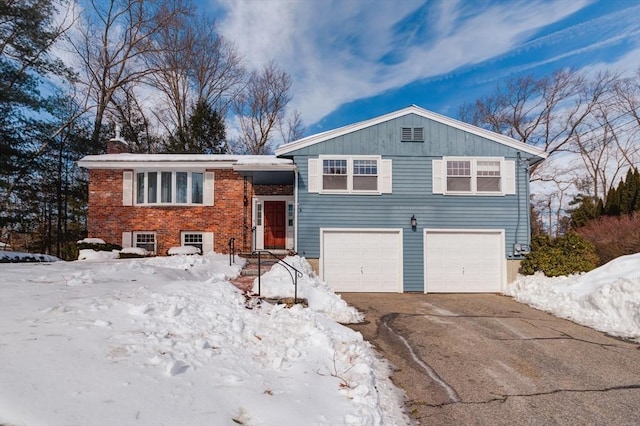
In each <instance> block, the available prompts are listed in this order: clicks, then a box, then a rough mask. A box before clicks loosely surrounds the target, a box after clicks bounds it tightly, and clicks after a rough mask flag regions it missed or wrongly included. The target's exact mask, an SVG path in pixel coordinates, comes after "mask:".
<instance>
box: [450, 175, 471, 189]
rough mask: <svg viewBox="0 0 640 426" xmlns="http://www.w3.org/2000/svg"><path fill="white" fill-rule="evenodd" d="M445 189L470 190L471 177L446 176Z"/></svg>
mask: <svg viewBox="0 0 640 426" xmlns="http://www.w3.org/2000/svg"><path fill="white" fill-rule="evenodd" d="M447 191H471V178H470V177H468V178H467V177H448V178H447Z"/></svg>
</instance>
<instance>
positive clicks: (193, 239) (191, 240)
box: [184, 234, 202, 253]
mask: <svg viewBox="0 0 640 426" xmlns="http://www.w3.org/2000/svg"><path fill="white" fill-rule="evenodd" d="M184 245H185V246H193V247H197V248H198V249H200V253H202V234H184Z"/></svg>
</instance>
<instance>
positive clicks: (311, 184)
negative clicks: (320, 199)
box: [307, 158, 320, 192]
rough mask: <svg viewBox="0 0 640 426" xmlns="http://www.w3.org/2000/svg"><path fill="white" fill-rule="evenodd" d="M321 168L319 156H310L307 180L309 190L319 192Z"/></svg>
mask: <svg viewBox="0 0 640 426" xmlns="http://www.w3.org/2000/svg"><path fill="white" fill-rule="evenodd" d="M319 168H320V160H319V159H317V158H309V176H308V177H309V179H308V182H307V190H308V191H309V192H318V191H319V185H318V169H319Z"/></svg>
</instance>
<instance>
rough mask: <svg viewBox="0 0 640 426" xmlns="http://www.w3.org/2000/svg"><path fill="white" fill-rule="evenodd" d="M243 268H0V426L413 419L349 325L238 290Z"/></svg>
mask: <svg viewBox="0 0 640 426" xmlns="http://www.w3.org/2000/svg"><path fill="white" fill-rule="evenodd" d="M295 261H296V262H299V263H301V264H304V263H306V262H304V260H303V259H296V260H295ZM240 268H241V264H234V265H232V266H229V263H228V257H227V256H223V255H215V254H209V255H206V256H174V257H161V258H160V257H158V258H149V259H123V260H107V261H91V260H87V261H81V262H78V261H76V262H56V263H52V264H6V265H3V266H2V273H1V274H0V291H1V294H2V297H1V298H0V335H1V336H2V348H1V351H2V362H1V363H0V378H1V381H2V386H0V424H34V425H35V424H81V425H87V426H90V425H105V424H122V425H125V424H134V423H135V424H147V425H152V424H157V425H159V424H171V425H178V424H180V425H186V424H188V425H211V424H228V425H233V424H245V425H247V424H251V425H276V424H277V425H296V426H297V425H302V424H318V425H336V424H341V425H388V424H389V425H390V424H408V423H409V421H408V418H407V416H406V415H405V414H404V413H403V411H402V408H401V407H402V397H401V394H400V392H399V391H398V390H397V388H395V387H394V386H393V384H392V383H391V381H390V380H389V379H388V375H389V370H388V367H387V366H386V364H384V363H382V362H381V361H380V360H378V359H377V358H376V357H375V355H374V353H373V350H372V349H371V347H370V345H369V344H368V343H367V342H365V341H363V339H362V336H361V335H360V334H359V333H356V332H354V331H352V330H351V329H349V328H347V327H344V326H342V325H340V324H337V323H336V322H335V321H333V320H331V319H330V318H329V317H328V316H327V315H325V314H324V313H321V312H318V311H317V310H314V309H308V308H303V307H302V306H300V305H296V306H294V307H292V308H290V309H288V308H285V307H284V306H283V305H272V304H269V303H266V302H259V301H258V300H257V299H255V298H250V297H247V296H245V295H244V294H243V293H242V292H241V291H239V290H238V289H237V288H236V287H234V286H233V285H231V284H230V283H229V282H228V280H229V279H230V278H232V277H234V276H236V275H237V274H238V273H239V270H240ZM309 271H310V269H308V270H307V269H305V273H304V277H303V279H302V281H303V282H307V281H308V282H312V281H313V279H312V278H310V277H309V275H308V273H309ZM273 274H274V275H275V274H277V272H276V271H274V272H273ZM266 281H267V284H265V288H267V287H268V282H269V279H268V278H267V280H266ZM289 285H291V284H289ZM311 287H313V290H312V291H309V292H307V293H306V297H310V298H311V299H313V298H314V297H316V296H315V295H314V294H313V293H314V292H317V293H318V294H320V293H322V292H323V291H324V292H328V291H329V290H328V289H327V288H326V287H323V286H321V285H315V286H313V285H312V286H311ZM302 288H303V289H304V288H305V285H304V284H303V285H302ZM335 297H336V296H335V295H333V296H331V295H329V294H328V293H327V294H326V295H324V296H318V298H319V299H321V300H325V301H327V300H334V302H335ZM330 305H331V304H330V303H327V304H325V305H323V306H324V307H325V308H326V309H327V314H331V310H330V309H329V308H328V306H330ZM338 305H339V304H338V303H336V304H335V306H336V310H335V312H340V311H344V309H342V308H341V307H340V306H338ZM340 315H343V314H338V315H337V316H340Z"/></svg>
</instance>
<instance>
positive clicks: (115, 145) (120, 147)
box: [107, 124, 131, 154]
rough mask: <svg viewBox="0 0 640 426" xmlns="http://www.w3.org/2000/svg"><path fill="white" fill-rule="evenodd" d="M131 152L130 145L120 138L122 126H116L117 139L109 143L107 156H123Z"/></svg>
mask: <svg viewBox="0 0 640 426" xmlns="http://www.w3.org/2000/svg"><path fill="white" fill-rule="evenodd" d="M126 152H131V151H130V150H129V144H128V143H127V141H125V140H124V139H123V138H122V136H120V125H119V124H116V137H115V138H112V139H109V141H108V142H107V154H122V153H126Z"/></svg>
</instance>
